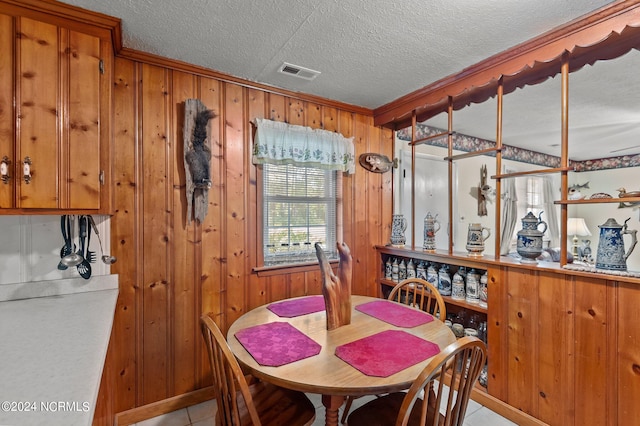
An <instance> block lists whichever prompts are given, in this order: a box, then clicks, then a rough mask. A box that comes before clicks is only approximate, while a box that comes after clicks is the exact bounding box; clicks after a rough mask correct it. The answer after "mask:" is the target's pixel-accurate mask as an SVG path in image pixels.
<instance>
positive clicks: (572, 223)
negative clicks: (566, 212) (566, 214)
mask: <svg viewBox="0 0 640 426" xmlns="http://www.w3.org/2000/svg"><path fill="white" fill-rule="evenodd" d="M567 235H573V245H572V246H571V254H573V259H574V260H578V237H587V236H591V232H589V228H587V224H586V223H585V221H584V219H583V218H581V217H570V218H569V220H568V221H567Z"/></svg>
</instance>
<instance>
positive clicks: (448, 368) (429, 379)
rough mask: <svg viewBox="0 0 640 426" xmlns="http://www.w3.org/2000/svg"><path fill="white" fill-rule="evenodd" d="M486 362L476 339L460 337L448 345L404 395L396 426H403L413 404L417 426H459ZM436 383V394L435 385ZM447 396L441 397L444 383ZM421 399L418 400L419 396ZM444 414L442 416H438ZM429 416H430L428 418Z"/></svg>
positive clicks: (485, 356)
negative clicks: (417, 420) (418, 420)
mask: <svg viewBox="0 0 640 426" xmlns="http://www.w3.org/2000/svg"><path fill="white" fill-rule="evenodd" d="M486 359H487V351H486V346H485V344H484V343H483V342H482V341H481V340H480V339H478V338H476V337H471V336H467V337H463V338H461V339H459V340H457V341H456V342H454V343H452V344H451V345H449V346H447V347H446V348H445V349H443V350H442V352H440V353H439V354H438V355H436V356H435V357H434V358H433V359H432V360H431V361H429V364H427V366H426V367H425V368H424V370H422V373H420V375H419V376H418V378H417V379H416V380H415V381H414V382H413V385H412V386H411V388H410V389H409V391H408V392H407V395H406V396H405V398H404V400H403V402H402V406H401V408H400V412H399V413H398V418H397V420H396V426H406V425H407V424H408V422H409V419H410V417H411V412H412V410H415V409H416V408H417V407H414V405H415V404H416V403H419V404H421V407H419V409H420V413H421V419H420V425H421V426H426V422H427V420H429V421H430V422H429V425H428V426H439V425H443V426H462V424H463V423H464V417H465V414H466V412H467V406H468V405H469V398H470V397H471V391H472V390H473V387H474V386H475V383H476V381H477V380H478V377H479V376H480V372H481V371H482V368H483V367H484V364H485V361H486ZM436 382H437V392H436V391H434V389H435V388H436V386H435V383H436ZM445 382H446V383H448V384H449V394H448V395H447V397H446V401H445V398H443V394H444V393H445V392H443V390H444V384H445ZM422 394H424V397H423V398H422V399H421V395H422ZM439 412H444V414H439ZM428 413H431V415H427V414H428Z"/></svg>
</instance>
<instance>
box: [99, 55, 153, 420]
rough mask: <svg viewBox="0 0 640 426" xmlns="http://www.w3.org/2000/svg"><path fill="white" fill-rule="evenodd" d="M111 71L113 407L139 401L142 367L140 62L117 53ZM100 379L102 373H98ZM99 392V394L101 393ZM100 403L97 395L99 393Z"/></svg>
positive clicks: (122, 408) (110, 353)
mask: <svg viewBox="0 0 640 426" xmlns="http://www.w3.org/2000/svg"><path fill="white" fill-rule="evenodd" d="M114 67H115V73H114V85H113V90H114V108H113V109H114V120H113V122H114V138H113V141H114V157H115V158H117V159H118V160H117V161H116V162H115V164H114V171H113V174H114V182H113V187H114V205H113V207H114V215H113V217H112V218H111V244H110V246H111V252H112V254H115V255H117V257H118V261H117V262H116V263H114V264H113V265H112V266H111V272H112V273H115V274H118V282H119V293H118V302H117V304H116V312H115V316H114V320H113V327H112V332H111V342H110V345H109V351H108V353H107V362H106V364H108V365H109V366H111V367H112V370H113V373H114V375H113V376H112V377H110V378H109V380H110V381H111V383H110V387H112V388H113V389H114V392H113V393H114V395H115V397H114V401H113V412H114V413H119V412H120V411H125V410H128V409H131V408H134V407H136V406H138V405H142V404H141V401H142V399H143V398H142V392H141V388H140V387H139V386H138V384H139V383H140V376H141V372H142V365H143V362H144V361H143V358H142V341H141V339H140V333H141V329H142V313H143V309H142V293H141V291H140V290H141V288H142V282H143V270H142V267H141V260H142V259H144V257H143V256H144V253H143V252H142V221H143V214H142V212H141V210H140V208H139V200H140V191H141V189H142V188H141V185H140V184H141V182H140V173H141V170H140V155H139V153H140V150H141V148H140V139H139V138H138V132H137V129H138V120H137V118H138V100H139V99H138V94H139V92H138V90H137V88H138V84H137V82H138V79H139V67H138V66H136V65H135V64H134V63H133V62H132V61H129V60H124V59H116V61H115V64H114ZM103 383H104V379H103ZM101 395H102V394H101ZM98 401H99V403H101V402H102V398H98Z"/></svg>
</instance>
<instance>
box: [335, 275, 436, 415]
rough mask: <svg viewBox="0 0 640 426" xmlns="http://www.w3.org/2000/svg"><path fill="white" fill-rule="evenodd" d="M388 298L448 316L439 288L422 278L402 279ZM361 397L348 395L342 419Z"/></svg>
mask: <svg viewBox="0 0 640 426" xmlns="http://www.w3.org/2000/svg"><path fill="white" fill-rule="evenodd" d="M387 300H393V301H395V302H399V303H403V304H405V305H408V306H411V307H415V308H418V309H421V310H423V311H425V312H428V313H430V314H431V315H433V316H434V318H437V319H439V320H440V321H442V322H444V320H445V319H446V318H447V306H446V305H445V304H444V299H443V298H442V295H441V294H440V292H439V291H438V289H437V288H436V287H435V286H434V285H433V284H431V283H430V282H428V281H425V280H423V279H422V278H407V279H406V280H402V281H400V282H399V283H398V284H396V286H395V287H393V289H392V290H391V293H389V296H388V297H387ZM356 398H359V397H354V396H348V397H347V399H346V401H345V405H344V411H343V412H342V417H341V418H340V421H341V422H342V423H345V422H346V419H347V416H348V415H349V411H350V410H351V405H352V404H353V400H354V399H356Z"/></svg>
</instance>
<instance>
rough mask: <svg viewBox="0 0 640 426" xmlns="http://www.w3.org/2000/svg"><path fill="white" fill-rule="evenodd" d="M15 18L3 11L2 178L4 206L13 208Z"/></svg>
mask: <svg viewBox="0 0 640 426" xmlns="http://www.w3.org/2000/svg"><path fill="white" fill-rule="evenodd" d="M13 35H14V29H13V18H11V17H10V16H7V15H0V162H2V161H4V162H5V164H4V165H3V166H2V169H3V173H6V176H4V177H2V178H0V208H11V207H13V206H14V200H15V191H14V189H15V173H14V170H13V165H14V157H15V154H14V141H15V139H14V123H15V113H14V109H13V94H14V90H15V87H14V83H13V82H14V80H13V76H14V73H13V70H14V62H13V58H14V55H13V46H14V36H13Z"/></svg>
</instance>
